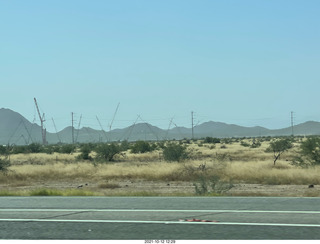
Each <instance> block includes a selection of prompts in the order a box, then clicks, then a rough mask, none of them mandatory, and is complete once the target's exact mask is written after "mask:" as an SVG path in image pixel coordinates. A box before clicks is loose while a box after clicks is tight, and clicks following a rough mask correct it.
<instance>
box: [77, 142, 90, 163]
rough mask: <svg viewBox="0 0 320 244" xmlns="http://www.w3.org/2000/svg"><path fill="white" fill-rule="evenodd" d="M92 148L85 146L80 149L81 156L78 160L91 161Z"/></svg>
mask: <svg viewBox="0 0 320 244" xmlns="http://www.w3.org/2000/svg"><path fill="white" fill-rule="evenodd" d="M91 150H92V147H91V146H90V145H89V144H84V145H82V146H81V148H80V152H81V154H80V155H79V156H78V159H83V160H91V159H92V157H91V156H90V153H91Z"/></svg>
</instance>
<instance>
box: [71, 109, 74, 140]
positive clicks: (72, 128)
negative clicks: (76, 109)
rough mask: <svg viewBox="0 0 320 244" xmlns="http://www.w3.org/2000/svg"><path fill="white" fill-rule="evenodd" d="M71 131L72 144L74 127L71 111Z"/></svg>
mask: <svg viewBox="0 0 320 244" xmlns="http://www.w3.org/2000/svg"><path fill="white" fill-rule="evenodd" d="M71 130H72V131H71V133H72V144H74V127H73V112H71Z"/></svg>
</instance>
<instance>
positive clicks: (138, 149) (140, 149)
mask: <svg viewBox="0 0 320 244" xmlns="http://www.w3.org/2000/svg"><path fill="white" fill-rule="evenodd" d="M153 150H154V148H153V147H151V146H150V144H149V142H146V141H136V142H135V143H134V145H133V146H132V147H131V152H132V153H146V152H151V151H153Z"/></svg>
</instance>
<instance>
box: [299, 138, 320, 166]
mask: <svg viewBox="0 0 320 244" xmlns="http://www.w3.org/2000/svg"><path fill="white" fill-rule="evenodd" d="M300 154H301V155H302V157H304V158H306V159H307V161H309V163H310V164H311V165H317V164H320V138H319V137H310V138H308V139H307V140H305V141H303V142H301V144H300ZM302 161H303V160H302Z"/></svg>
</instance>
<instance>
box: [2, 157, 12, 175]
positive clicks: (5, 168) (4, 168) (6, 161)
mask: <svg viewBox="0 0 320 244" xmlns="http://www.w3.org/2000/svg"><path fill="white" fill-rule="evenodd" d="M10 166H11V163H10V160H9V159H8V158H7V157H5V158H3V159H2V158H0V172H2V173H7V172H8V168H9V167H10Z"/></svg>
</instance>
